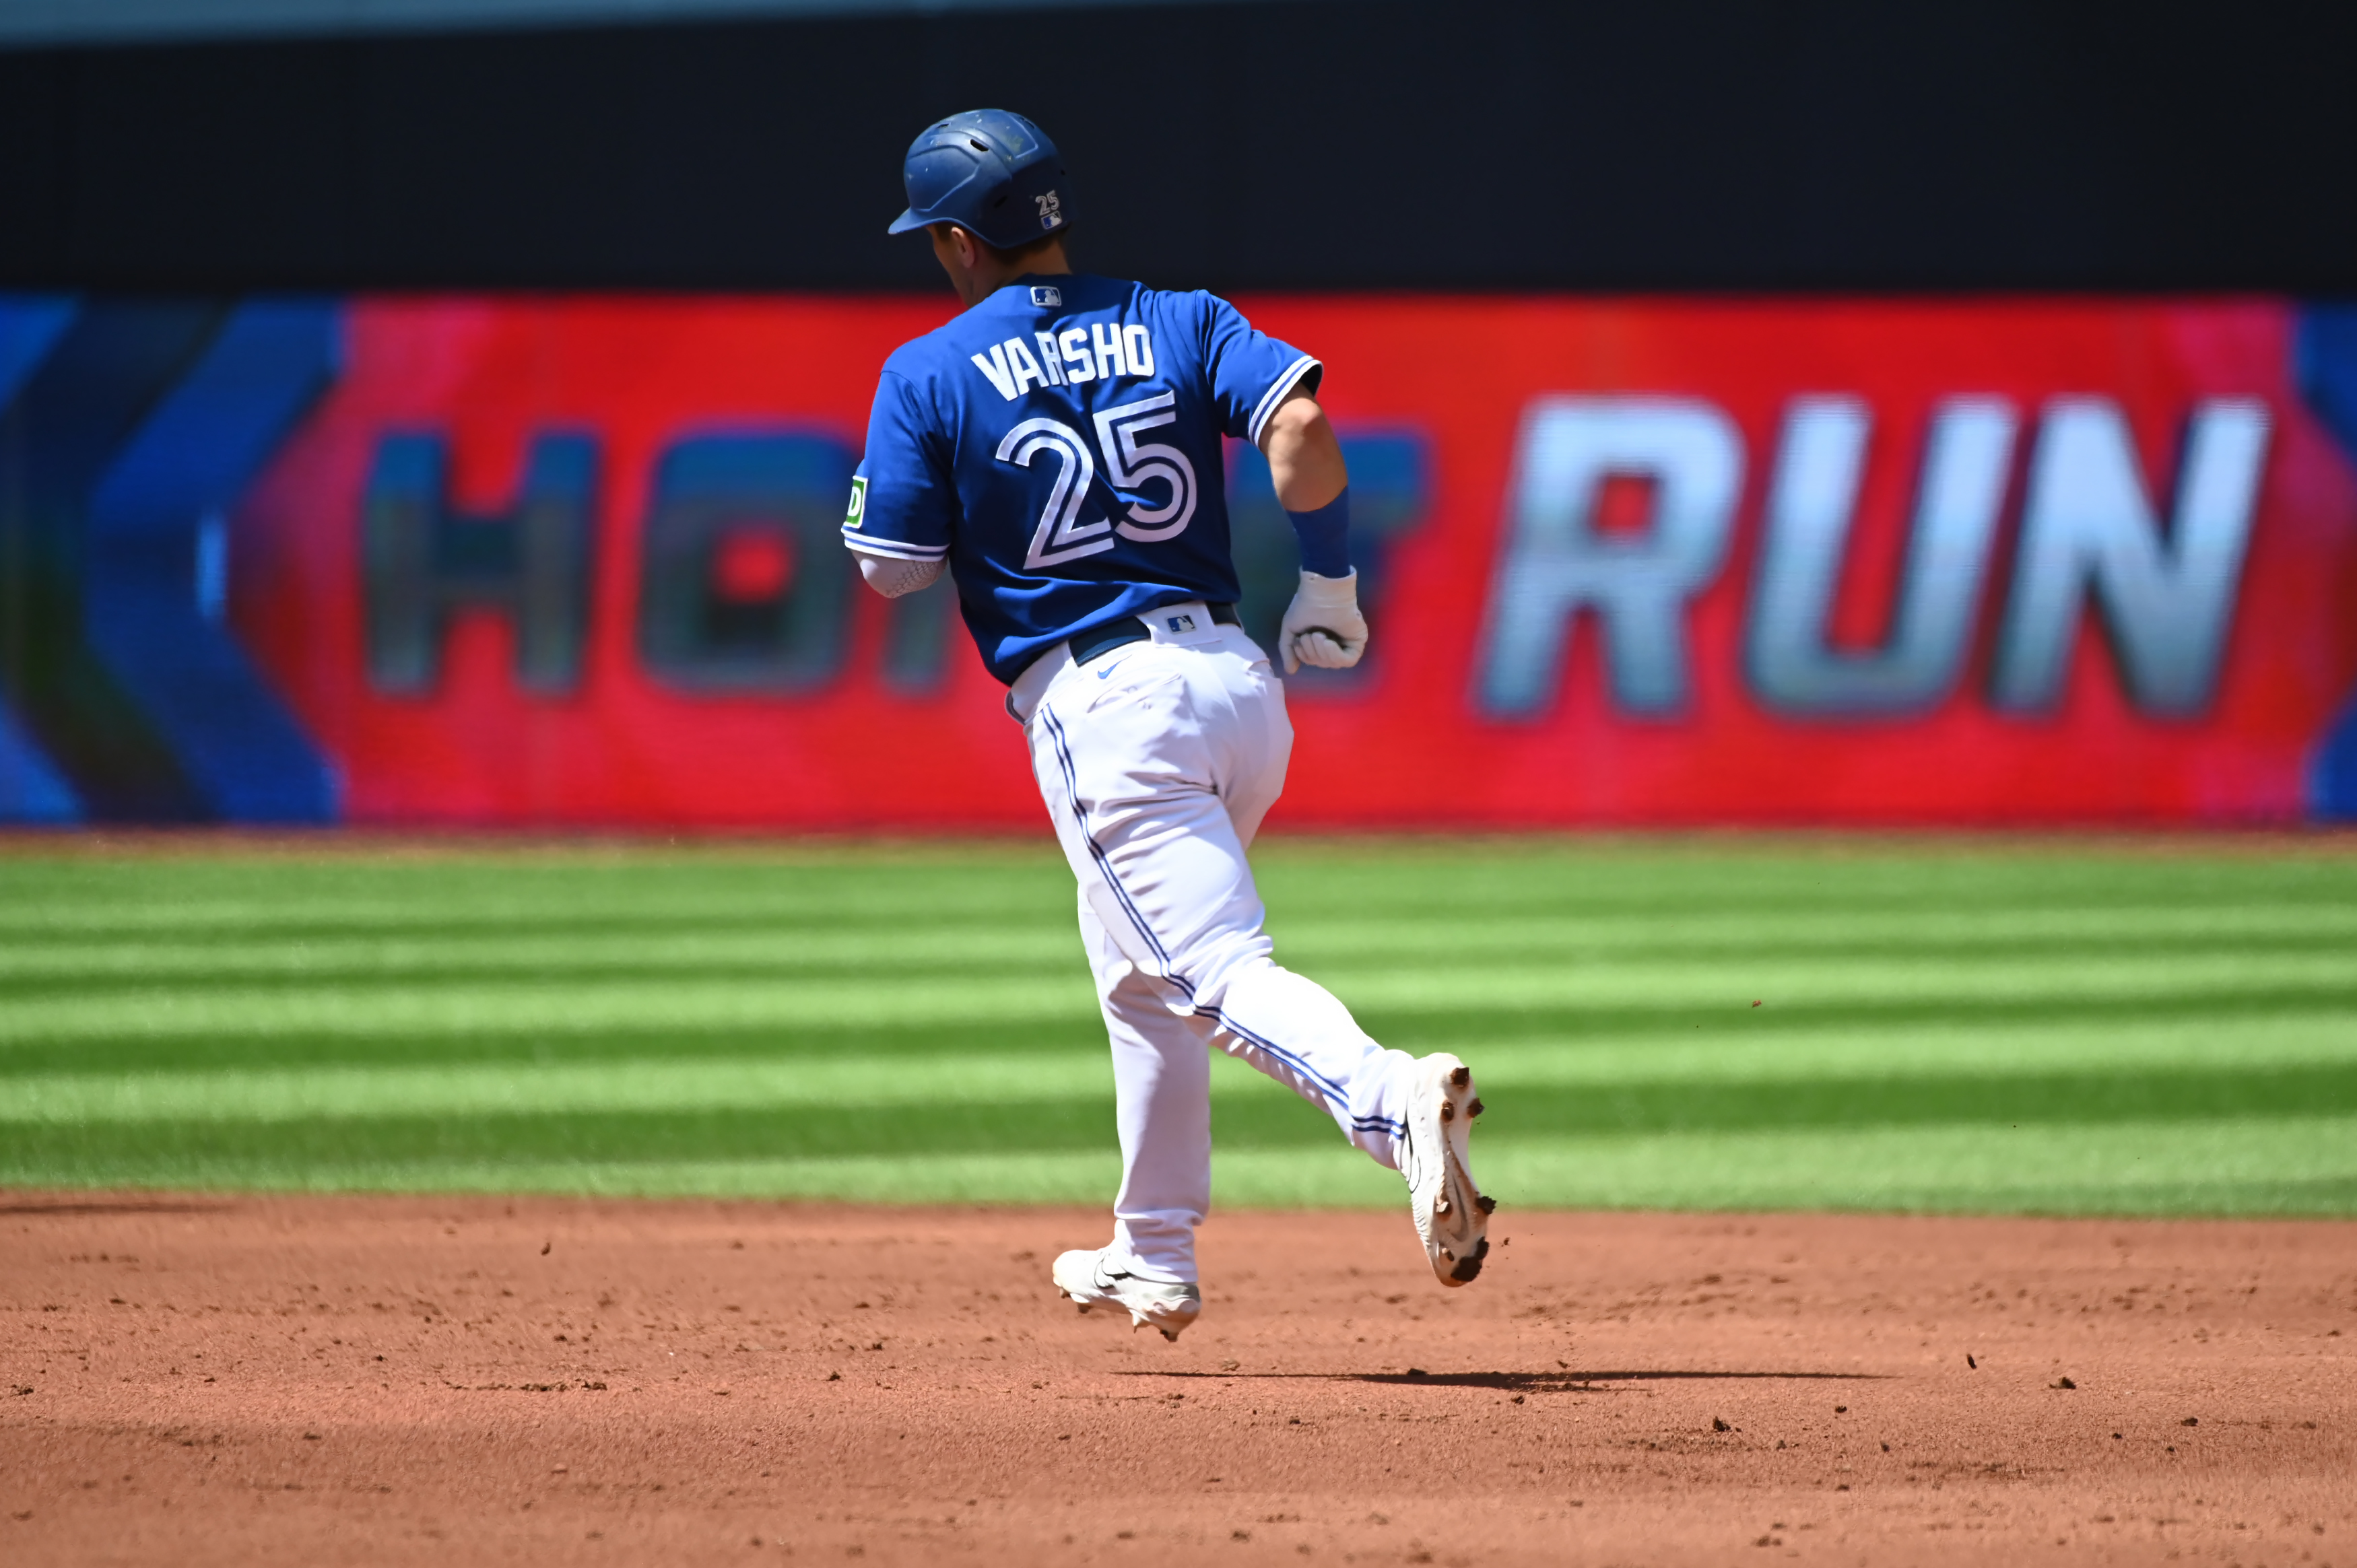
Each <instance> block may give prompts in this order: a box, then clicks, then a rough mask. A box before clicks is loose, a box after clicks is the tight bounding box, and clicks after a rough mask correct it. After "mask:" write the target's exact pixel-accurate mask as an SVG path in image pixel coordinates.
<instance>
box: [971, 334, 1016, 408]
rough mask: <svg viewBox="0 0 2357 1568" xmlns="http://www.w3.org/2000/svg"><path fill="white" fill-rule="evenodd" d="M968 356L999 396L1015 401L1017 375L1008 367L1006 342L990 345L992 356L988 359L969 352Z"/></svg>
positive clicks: (1008, 400)
mask: <svg viewBox="0 0 2357 1568" xmlns="http://www.w3.org/2000/svg"><path fill="white" fill-rule="evenodd" d="M966 357H967V358H968V359H970V360H973V361H974V369H975V370H977V371H981V372H982V373H983V375H984V377H985V379H986V380H988V381H989V382H990V384H991V386H992V388H993V389H994V390H996V392H997V393H998V395H999V396H1001V397H1003V398H1005V399H1006V401H1007V402H1009V403H1013V402H1014V401H1015V395H1016V389H1015V375H1014V372H1013V371H1009V370H1008V369H1007V368H1006V344H1004V343H993V344H992V345H991V346H990V358H989V359H987V360H985V359H984V358H983V357H982V356H981V355H979V354H969V355H968V356H966Z"/></svg>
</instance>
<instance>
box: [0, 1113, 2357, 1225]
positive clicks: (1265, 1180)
mask: <svg viewBox="0 0 2357 1568" xmlns="http://www.w3.org/2000/svg"><path fill="white" fill-rule="evenodd" d="M1476 1169H1477V1174H1478V1175H1479V1176H1480V1178H1481V1181H1482V1183H1483V1185H1484V1186H1485V1187H1488V1188H1489V1189H1490V1190H1491V1191H1493V1192H1495V1193H1497V1194H1499V1195H1500V1196H1501V1202H1502V1207H1501V1210H1500V1216H1499V1220H1498V1230H1497V1231H1496V1232H1495V1233H1497V1234H1501V1235H1511V1234H1512V1223H1513V1216H1514V1214H1515V1213H1516V1212H1517V1211H1518V1210H1521V1209H1525V1208H1674V1209H1704V1210H1710V1209H1738V1210H1755V1211H1756V1210H1766V1209H1781V1208H1847V1209H1865V1210H1880V1211H1898V1212H1916V1213H2023V1214H2116V1215H2167V1214H2179V1215H2185V1214H2196V1215H2221V1216H2225V1215H2246V1216H2257V1215H2339V1214H2347V1213H2350V1212H2352V1210H2357V1117H2341V1118H2337V1119H2316V1120H2311V1121H2308V1122H2276V1121H2274V1120H2271V1119H2253V1120H2247V1121H2240V1122H2212V1123H2200V1124H2193V1125H2188V1124H2186V1123H2181V1122H2155V1123H2136V1122H2131V1123H2124V1124H2117V1125H2112V1126H2092V1127H2091V1126H2084V1125H2079V1124H2073V1123H2070V1122H2061V1123H2053V1124H2047V1125H2040V1126H2033V1127H2026V1128H2020V1129H2010V1128H1996V1127H1970V1126H1965V1127H1950V1128H1938V1129H1926V1128H1909V1129H1905V1130H1903V1131H1900V1130H1891V1129H1881V1128H1864V1129H1838V1128H1837V1129H1809V1130H1805V1131H1798V1132H1773V1133H1721V1132H1710V1133H1652V1134H1635V1135H1603V1136H1594V1137H1587V1138H1582V1139H1579V1140H1577V1142H1562V1141H1555V1140H1541V1141H1536V1142H1531V1141H1495V1142H1491V1143H1490V1144H1486V1145H1485V1146H1484V1148H1483V1150H1482V1152H1481V1153H1480V1155H1479V1156H1478V1157H1477V1166H1476ZM86 1174H87V1176H88V1178H89V1179H88V1180H87V1181H85V1182H82V1183H80V1184H79V1185H89V1186H116V1185H140V1186H148V1187H176V1188H199V1189H201V1188H208V1187H238V1188H243V1189H248V1190H264V1191H308V1192H350V1191H393V1192H418V1191H427V1192H435V1191H439V1192H550V1193H567V1194H584V1195H606V1196H616V1197H680V1196H700V1197H775V1198H847V1199H853V1200H856V1201H862V1202H878V1201H887V1202H974V1203H1039V1202H1053V1203H1083V1204H1097V1203H1102V1202H1103V1201H1104V1198H1105V1197H1106V1195H1107V1194H1108V1193H1110V1192H1111V1191H1112V1190H1113V1187H1114V1183H1115V1181H1116V1180H1117V1179H1118V1176H1119V1161H1118V1158H1117V1156H1116V1155H1114V1152H1113V1151H1112V1150H1111V1149H1110V1148H1105V1149H1097V1150H1062V1151H1052V1152H1045V1153H1041V1152H1022V1151H1010V1152H1000V1153H992V1154H974V1153H964V1152H954V1153H923V1152H895V1153H889V1154H882V1155H877V1154H855V1155H842V1156H835V1157H825V1158H741V1159H726V1158H723V1159H714V1158H682V1159H664V1160H649V1161H638V1160H615V1159H599V1158H595V1157H585V1158H579V1159H547V1158H536V1157H532V1156H530V1155H526V1156H523V1157H518V1158H512V1159H511V1158H491V1159H483V1158H466V1157H460V1158H452V1159H442V1160H434V1159H425V1160H410V1159H404V1160H357V1161H350V1162H344V1163H335V1164H321V1163H317V1162H314V1161H310V1160H307V1159H302V1158H299V1157H298V1158H294V1159H289V1160H283V1161H277V1162H245V1161H241V1162H233V1163H220V1162H211V1161H208V1160H206V1159H203V1158H201V1157H195V1158H188V1157H171V1156H168V1155H167V1156H165V1157H150V1158H148V1159H147V1160H145V1163H144V1164H142V1165H140V1166H139V1167H138V1168H137V1172H136V1174H134V1173H133V1172H132V1171H131V1170H130V1169H129V1168H128V1167H113V1166H110V1167H104V1168H91V1169H90V1170H89V1171H88V1172H87V1173H86ZM35 1179H38V1180H43V1181H57V1180H59V1179H60V1178H59V1175H58V1173H56V1172H54V1171H52V1170H48V1168H47V1167H44V1168H43V1171H42V1173H41V1174H40V1175H39V1176H38V1177H35V1176H28V1174H27V1169H26V1167H25V1166H24V1165H22V1164H21V1163H20V1162H17V1161H16V1160H15V1159H14V1158H13V1156H12V1155H11V1154H10V1152H9V1151H8V1150H7V1149H5V1148H0V1182H15V1183H19V1184H27V1183H29V1182H30V1181H32V1180H35ZM1212 1192H1213V1203H1214V1207H1215V1208H1251V1207H1262V1208H1293V1207H1301V1206H1308V1207H1337V1208H1340V1207H1364V1208H1390V1207H1394V1206H1402V1207H1403V1208H1404V1205H1402V1188H1401V1187H1400V1183H1399V1178H1398V1177H1397V1176H1395V1175H1394V1174H1393V1173H1391V1172H1389V1171H1385V1170H1383V1169H1382V1168H1380V1167H1378V1166H1375V1165H1372V1164H1370V1163H1369V1162H1367V1161H1365V1160H1363V1159H1361V1158H1358V1157H1357V1156H1355V1155H1351V1154H1350V1153H1348V1152H1347V1151H1344V1150H1341V1149H1340V1148H1325V1149H1309V1148H1299V1149H1270V1148H1254V1149H1243V1150H1228V1149H1222V1150H1221V1151H1220V1152H1218V1153H1216V1154H1215V1155H1214V1156H1213V1162H1212ZM1401 1223H1402V1227H1403V1239H1402V1245H1403V1246H1404V1247H1413V1245H1414V1244H1415V1243H1414V1235H1413V1232H1412V1231H1408V1230H1406V1229H1405V1226H1406V1220H1405V1214H1403V1217H1402V1221H1401Z"/></svg>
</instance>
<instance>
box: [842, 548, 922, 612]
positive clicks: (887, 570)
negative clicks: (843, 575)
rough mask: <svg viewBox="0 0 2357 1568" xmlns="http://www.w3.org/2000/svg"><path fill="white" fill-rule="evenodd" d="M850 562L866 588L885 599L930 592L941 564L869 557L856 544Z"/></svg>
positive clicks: (875, 556)
mask: <svg viewBox="0 0 2357 1568" xmlns="http://www.w3.org/2000/svg"><path fill="white" fill-rule="evenodd" d="M851 554H852V559H854V560H856V561H857V562H858V563H859V575H861V576H862V577H864V578H866V581H867V585H868V586H869V587H871V588H873V589H875V590H876V591H877V593H879V594H881V595H883V596H885V597H886V598H888V599H897V598H899V596H901V595H903V594H913V593H915V592H916V591H917V590H918V589H920V588H930V587H931V586H932V585H934V584H935V583H937V582H939V581H941V576H942V565H943V563H942V562H940V561H904V560H901V559H900V558H899V557H898V556H895V555H870V554H869V553H867V552H866V551H865V550H862V549H860V548H859V546H857V545H856V544H855V545H853V546H852V547H851Z"/></svg>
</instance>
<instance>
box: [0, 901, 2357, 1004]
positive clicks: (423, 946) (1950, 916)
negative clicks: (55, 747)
mask: <svg viewBox="0 0 2357 1568" xmlns="http://www.w3.org/2000/svg"><path fill="white" fill-rule="evenodd" d="M1764 919H1765V920H1768V929H1764V930H1763V929H1762V927H1763V920H1764ZM1283 935H1284V939H1285V940H1284V944H1283V950H1284V952H1285V955H1286V958H1287V959H1289V960H1292V961H1311V962H1317V963H1322V964H1328V965H1341V966H1345V967H1349V966H1353V965H1356V966H1364V965H1365V964H1366V963H1368V962H1369V961H1372V960H1385V961H1410V962H1422V963H1430V962H1433V961H1437V960H1440V959H1461V958H1474V959H1480V960H1485V961H1489V962H1490V963H1493V964H1494V963H1496V962H1498V961H1500V960H1501V959H1508V958H1515V957H1523V958H1528V959H1538V960H1544V961H1550V962H1552V961H1595V960H1597V959H1600V958H1610V959H1612V960H1613V961H1622V960H1625V959H1628V958H1631V957H1639V958H1642V957H1647V956H1651V955H1655V954H1672V953H1674V954H1679V955H1683V956H1684V957H1685V958H1687V959H1689V960H1691V959H1692V958H1694V957H1695V956H1697V955H1708V956H1711V957H1714V958H1721V959H1724V958H1727V957H1730V956H1738V955H1739V956H1748V957H1766V956H1803V955H1808V956H1817V957H1820V958H1822V957H1823V956H1824V955H1825V954H1828V953H1830V954H1834V955H1837V956H1839V957H1840V958H1842V959H1843V960H1844V961H1848V962H1858V961H1863V960H1865V959H1867V958H1870V957H1877V958H1878V957H1894V956H1898V957H1903V956H1909V955H1910V954H1914V955H1919V956H1920V955H1926V954H1932V955H1949V954H1953V953H1957V952H1959V951H1960V950H1976V951H1977V952H1978V953H1979V954H1981V955H1983V956H1986V955H1987V954H1988V953H1989V952H1990V951H1991V950H1995V951H1996V952H1998V953H2009V952H2029V953H2037V952H2045V953H2050V954H2060V953H2063V952H2067V953H2072V954H2083V955H2086V956H2089V957H2104V956H2113V950H2126V956H2136V954H2137V953H2138V952H2139V951H2146V952H2149V951H2150V950H2153V949H2155V948H2166V949H2168V950H2170V951H2172V952H2174V951H2179V950H2193V951H2196V952H2202V951H2207V952H2209V953H2211V954H2212V955H2218V954H2221V953H2224V952H2228V951H2248V952H2255V953H2262V954H2264V953H2266V952H2270V951H2282V950H2287V948H2288V949H2290V950H2304V949H2310V948H2313V949H2318V950H2321V951H2322V952H2323V953H2324V954H2326V955H2328V956H2329V955H2331V954H2335V953H2339V954H2346V953H2347V952H2349V951H2350V950H2351V945H2352V943H2357V907H2352V908H2283V907H2279V906H2268V905H2256V906H2239V907H2222V908H2201V909H2180V908H2167V907H2152V908H2100V907H2096V908H2067V909H2054V908H2008V909H1993V910H1980V911H1975V912H1972V913H1968V914H1966V913H1955V912H1944V911H1943V912H1932V913H1899V912H1889V913H1882V914H1875V915H1857V914H1825V913H1822V912H1814V911H1812V912H1805V913H1796V914H1792V915H1790V916H1785V917H1778V918H1772V919H1770V918H1768V917H1764V916H1762V915H1760V914H1757V913H1747V914H1742V915H1730V914H1727V913H1726V912H1724V911H1720V912H1716V913H1713V914H1709V915H1698V916H1667V915H1641V916H1627V917H1621V918H1599V917H1572V916H1559V917H1544V918H1530V919H1520V920H1511V919H1501V918H1468V919H1452V920H1448V921H1446V922H1431V921H1401V920H1397V919H1391V920H1368V919H1356V920H1324V921H1319V922H1318V923H1316V924H1313V925H1309V926H1308V927H1307V928H1305V929H1302V930H1299V931H1287V932H1285V933H1283ZM1078 961H1080V943H1079V938H1078V936H1077V934H1076V933H1075V931H1074V930H1073V929H1072V928H1071V924H1070V922H1068V921H1062V920H1059V921H1055V922H1050V923H1046V924H1042V923H1039V922H1037V921H1034V922H1029V923H1017V922H1010V921H1006V920H998V921H993V922H988V923H983V922H977V921H972V920H966V921H958V922H945V921H942V920H940V919H938V918H934V919H931V920H928V921H924V922H913V923H902V924H897V925H884V926H877V927H873V928H867V929H845V928H844V927H843V926H842V925H840V924H834V925H830V926H828V927H826V928H824V929H800V928H792V927H774V926H773V927H770V928H767V929H750V930H748V929H743V926H742V924H741V923H734V924H729V925H725V926H724V925H713V924H706V923H704V922H703V921H685V920H682V921H674V922H670V923H663V922H649V923H648V924H646V925H645V926H644V927H643V928H641V929H632V930H627V931H609V930H597V931H573V932H564V933H551V932H548V931H545V930H544V929H530V930H527V931H523V932H517V931H513V930H502V929H485V930H480V931H471V932H468V933H465V934H462V935H443V936H436V937H424V936H418V935H415V934H414V933H411V932H408V931H405V930H398V929H396V930H394V931H392V932H387V933H382V934H374V935H364V936H354V935H326V936H323V935H319V934H317V933H316V932H313V933H304V934H294V933H289V934H285V935H282V936H276V937H272V938H267V939H256V938H253V937H217V938H215V939H213V940H201V941H199V940H168V941H166V940H124V939H122V938H120V937H116V938H112V939H104V940H91V939H89V938H81V937H78V938H76V939H74V940H17V941H16V942H15V943H14V944H12V945H11V946H9V947H6V948H5V949H0V986H22V985H24V984H25V983H28V982H29V983H48V984H51V985H59V984H68V985H71V984H80V983H85V982H92V981H113V980H131V981H136V982H138V983H143V984H145V983H157V982H162V981H168V980H188V979H201V980H204V981H206V982H209V983H219V982H224V981H234V980H241V979H277V978H285V979H293V980H318V979H327V980H335V981H365V980H368V979H371V978H374V977H386V978H403V977H418V976H425V977H432V978H436V979H441V978H456V977H464V976H473V975H481V974H485V973H494V974H496V973H498V972H507V973H509V974H511V975H512V976H514V977H518V978H523V977H529V976H532V975H534V974H542V975H552V976H553V975H563V974H576V973H587V974H597V973H610V972H614V971H616V970H618V969H619V970H628V971H630V972H640V973H653V972H671V973H681V974H687V975H695V974H701V973H711V974H714V975H717V976H721V977H725V978H736V977H737V976H739V975H742V976H745V977H748V978H759V976H760V975H761V974H763V973H764V972H770V973H774V974H777V975H780V976H788V977H791V976H800V975H805V974H826V973H831V972H844V971H856V972H873V973H879V974H889V973H904V972H908V971H909V969H911V968H912V967H915V966H920V965H921V966H925V967H927V968H929V969H936V970H938V969H940V968H942V967H945V966H946V967H951V968H955V969H957V970H960V971H968V970H978V971H989V970H994V969H996V970H1006V969H1015V968H1020V969H1025V970H1035V969H1037V970H1046V969H1055V968H1065V969H1069V968H1071V966H1072V965H1073V964H1075V963H1077V962H1078Z"/></svg>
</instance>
